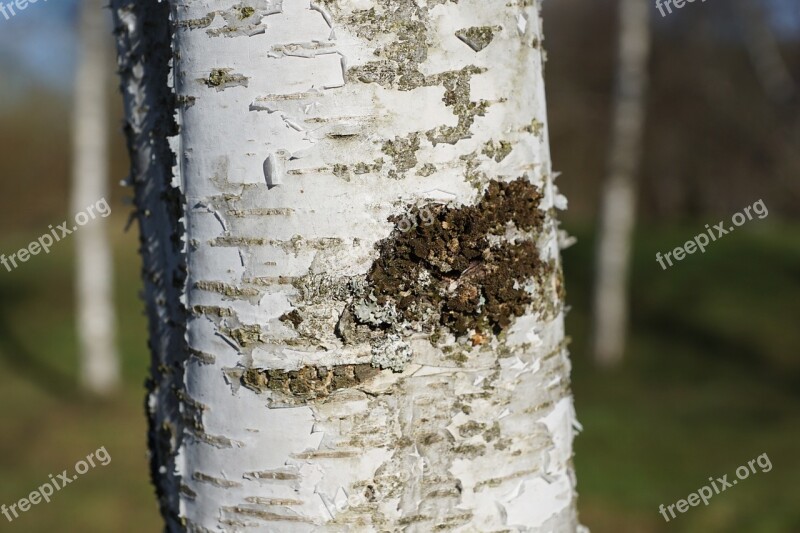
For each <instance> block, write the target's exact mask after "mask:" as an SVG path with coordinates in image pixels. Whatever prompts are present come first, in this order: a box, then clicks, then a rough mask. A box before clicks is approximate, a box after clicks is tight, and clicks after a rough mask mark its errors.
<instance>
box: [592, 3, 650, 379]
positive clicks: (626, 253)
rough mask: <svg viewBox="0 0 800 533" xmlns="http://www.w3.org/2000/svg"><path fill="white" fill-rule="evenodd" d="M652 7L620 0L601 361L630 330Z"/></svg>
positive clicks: (615, 352) (598, 294) (602, 258)
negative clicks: (630, 280) (630, 278)
mask: <svg viewBox="0 0 800 533" xmlns="http://www.w3.org/2000/svg"><path fill="white" fill-rule="evenodd" d="M650 44H651V37H650V8H649V7H648V5H647V2H644V1H643V0H620V3H619V44H618V50H617V54H618V58H617V88H616V96H615V100H614V118H613V129H612V132H611V147H610V152H609V170H608V176H607V178H606V182H605V184H604V187H603V197H602V203H601V205H600V221H599V225H598V228H599V229H598V239H597V242H598V248H597V268H596V278H595V287H594V312H593V317H592V318H593V322H594V324H593V329H594V333H593V350H594V358H595V360H596V361H597V362H598V363H599V364H601V365H608V366H613V365H616V364H618V363H619V361H621V360H622V357H623V353H624V351H625V340H626V337H627V330H628V272H629V269H630V261H631V247H632V241H633V227H634V223H635V222H636V191H637V186H636V174H637V172H638V171H639V164H640V161H641V157H642V144H643V134H644V123H645V113H646V96H647V83H648V74H647V63H648V59H649V57H650Z"/></svg>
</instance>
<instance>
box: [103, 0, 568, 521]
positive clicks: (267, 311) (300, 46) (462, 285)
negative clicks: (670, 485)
mask: <svg viewBox="0 0 800 533" xmlns="http://www.w3.org/2000/svg"><path fill="white" fill-rule="evenodd" d="M169 5H170V19H169V21H170V23H171V27H172V35H171V36H170V35H169V34H168V33H167V32H166V31H164V32H162V33H159V32H156V35H157V36H159V37H158V38H156V37H155V36H148V37H147V38H148V39H149V41H147V42H146V45H147V46H150V45H151V44H152V45H153V46H158V47H159V48H158V57H159V58H162V59H164V58H166V56H169V55H170V49H169V47H170V46H171V47H172V56H173V64H172V65H171V67H172V70H171V71H169V72H170V75H169V77H167V76H165V75H164V73H165V70H164V69H166V68H167V67H168V66H170V65H169V64H168V63H167V62H166V61H163V62H159V61H156V62H155V64H153V65H150V62H149V61H148V62H145V60H144V59H143V58H144V55H143V54H142V55H135V54H133V53H132V50H133V51H135V50H137V49H138V48H137V47H141V46H143V45H142V44H140V41H141V40H142V39H145V37H144V35H145V33H143V28H145V27H147V26H146V25H142V24H143V23H145V22H147V24H153V25H154V27H155V28H161V29H164V28H166V27H167V13H166V12H165V11H164V10H163V9H162V7H161V4H158V3H156V2H155V0H147V1H145V2H142V3H140V4H133V3H132V2H130V3H128V2H125V1H117V2H116V5H115V12H116V15H117V18H118V21H119V23H120V29H119V33H120V35H122V36H123V37H122V38H121V48H120V49H121V53H122V54H123V58H127V59H126V60H127V61H128V62H129V64H130V69H129V70H128V71H124V72H123V88H124V90H125V91H126V94H130V97H129V98H128V102H127V104H128V113H129V116H130V117H133V118H132V119H129V121H131V120H134V119H135V120H139V121H141V122H143V123H144V124H146V125H147V126H148V127H149V128H155V127H156V123H157V124H159V127H163V125H164V124H168V123H170V121H169V120H163V121H162V120H161V119H163V118H164V117H171V116H173V113H174V116H175V118H176V122H177V123H176V126H177V127H178V128H179V129H177V130H176V131H172V133H171V135H174V136H173V137H171V138H169V139H167V138H166V136H163V135H159V136H156V137H155V138H150V139H148V138H147V137H145V136H142V134H144V133H147V132H148V130H147V129H146V128H144V127H140V128H138V129H137V130H136V132H135V133H136V135H134V139H135V142H134V146H133V147H132V153H133V155H134V158H135V161H140V162H141V163H140V164H142V165H143V164H144V162H145V161H149V160H147V159H146V156H149V155H150V153H151V152H152V150H154V149H155V148H158V150H160V151H159V152H158V153H159V155H160V156H162V158H161V159H159V160H158V161H159V165H156V166H155V167H149V172H150V173H149V174H147V176H146V177H147V180H149V183H150V184H151V187H153V186H154V185H153V184H158V186H159V187H161V188H160V189H159V190H160V192H162V193H164V192H166V191H171V189H169V188H168V185H169V184H170V183H171V182H170V178H171V174H170V173H171V172H173V166H172V160H171V159H170V157H166V156H165V154H167V153H170V150H171V154H174V156H175V158H176V163H177V164H176V165H175V167H174V172H175V173H176V175H175V180H174V183H176V184H179V185H180V188H181V189H180V192H181V193H182V195H183V196H182V197H181V196H174V191H171V194H172V196H169V198H179V200H180V201H179V203H178V204H177V205H176V204H174V203H171V202H164V201H163V200H161V204H157V203H154V204H153V205H152V206H150V204H147V203H143V204H142V205H148V206H150V207H149V209H150V211H147V212H146V213H147V214H146V215H145V214H143V215H142V216H141V218H142V220H143V221H144V222H143V227H142V231H143V235H144V236H145V239H146V242H148V241H147V239H148V238H149V239H154V238H155V237H154V236H161V237H164V240H163V242H160V247H159V246H157V245H156V244H157V243H156V242H153V243H152V246H150V247H149V248H148V250H146V253H150V254H151V256H146V260H147V257H152V258H160V260H162V261H164V268H165V270H164V272H169V273H172V272H173V270H174V267H175V266H176V265H181V264H183V263H182V261H183V260H184V259H185V265H186V269H187V271H188V277H187V279H186V280H183V278H181V277H175V276H173V277H170V278H167V282H168V283H170V282H174V284H169V287H174V289H172V290H171V291H166V290H165V291H162V292H158V291H156V290H153V291H151V292H149V293H148V303H149V305H150V306H151V308H152V309H153V311H154V314H152V315H151V323H152V324H153V326H152V327H153V328H154V333H153V335H154V337H153V338H154V342H153V344H156V343H159V344H157V345H156V346H155V347H154V360H158V361H161V362H162V363H163V367H162V366H158V367H155V368H154V371H153V372H154V375H155V376H156V384H157V385H156V387H155V388H154V391H155V392H154V394H153V396H152V397H151V400H150V405H151V408H152V409H153V413H154V414H153V419H154V420H162V419H163V421H164V422H165V423H167V426H166V427H168V428H169V432H168V433H169V434H171V435H172V437H171V438H170V439H168V440H154V443H153V445H154V446H157V445H160V446H161V447H162V448H157V449H156V451H155V452H154V458H155V460H156V464H157V466H158V467H160V468H161V470H157V471H156V472H157V474H158V473H159V472H160V474H159V475H156V476H155V479H156V482H157V483H158V484H159V487H160V490H161V493H162V494H163V496H162V512H164V514H165V516H166V518H167V521H168V526H167V529H168V530H169V531H198V532H206V531H266V530H269V531H276V532H312V531H321V530H324V531H376V532H377V531H387V530H392V531H394V530H403V531H410V532H428V531H541V532H545V531H546V532H550V531H558V532H568V531H569V532H572V531H576V530H578V528H579V526H578V523H577V517H576V511H575V483H574V478H573V474H572V469H571V466H570V464H571V457H572V437H573V425H574V424H576V422H575V419H574V412H573V407H572V399H571V394H570V391H569V361H568V358H567V352H566V348H565V342H564V331H563V288H562V284H561V269H560V258H559V249H558V231H557V223H556V221H555V220H554V217H553V212H554V206H555V205H563V204H564V199H563V198H561V197H559V195H558V192H557V190H556V188H555V186H554V185H553V180H552V173H551V168H550V155H549V149H548V144H547V142H548V141H547V130H546V113H545V99H544V87H543V81H542V68H543V57H542V54H543V52H542V50H541V48H540V46H539V43H541V41H542V31H541V22H540V19H539V5H538V3H537V2H535V1H532V0H516V1H511V2H503V3H499V2H489V3H487V2H485V1H484V0H458V2H456V1H454V0H428V1H427V2H418V1H416V0H320V1H310V0H244V1H237V0H198V1H195V2H188V3H187V2H181V1H178V0H172V1H170V2H169ZM134 15H135V16H134ZM145 15H147V16H148V17H156V18H158V20H157V21H156V20H155V19H154V20H149V19H148V21H145V20H144V19H143V18H142V17H144V16H145ZM137 17H138V18H137ZM147 35H149V34H147ZM159 39H160V40H159ZM162 56H163V57H162ZM137 62H138V63H137ZM137 66H138V68H135V67H137ZM141 72H145V73H147V75H148V76H153V78H148V79H153V80H155V79H156V78H158V79H159V80H160V83H161V84H162V85H161V86H160V87H158V89H159V91H160V93H159V96H160V98H161V100H160V101H157V102H152V101H148V102H147V103H148V104H149V109H145V108H144V107H143V106H142V103H143V98H144V97H152V96H154V93H153V94H151V93H150V92H148V91H151V90H153V88H152V87H150V86H148V85H146V84H142V83H141V82H138V81H137V80H139V78H141ZM159 76H160V77H159ZM131 82H133V84H131ZM171 88H174V91H172V90H171ZM173 92H174V94H173ZM145 119H147V120H145ZM148 143H150V144H148ZM147 150H150V152H148V151H147ZM167 163H169V164H167ZM148 164H150V165H153V164H154V163H148ZM134 168H136V166H135V167H134ZM143 168H144V167H143ZM142 179H144V178H142ZM146 191H147V189H142V191H139V190H137V197H140V196H141V195H144V194H145V192H146ZM141 198H143V199H145V197H144V196H141ZM148 198H149V197H148ZM153 202H155V200H153ZM164 204H169V205H164ZM153 209H160V210H161V211H163V212H165V213H170V214H171V215H175V218H169V219H167V223H165V225H164V226H163V227H158V228H156V227H154V226H150V225H145V223H149V222H148V221H149V220H150V219H149V218H148V217H150V216H152V210H153ZM180 215H184V217H185V218H184V220H185V224H186V229H185V235H183V234H182V233H181V229H180V226H179V225H178V222H177V221H178V220H179V218H177V216H180ZM409 220H422V221H423V223H420V224H417V225H416V226H412V225H410V224H409V223H408V221H409ZM166 237H171V238H172V240H170V239H167V238H166ZM181 239H182V240H181ZM182 242H185V245H186V248H185V250H184V249H183V248H182V247H181V243H182ZM156 252H158V253H160V254H161V255H159V256H156V255H152V254H155V253H156ZM184 254H185V255H184ZM146 264H148V263H146ZM170 268H172V269H173V270H170ZM159 280H160V278H159ZM160 281H161V282H162V283H163V282H164V280H160ZM165 286H166V285H165ZM180 292H183V300H181V301H178V300H177V298H176V294H178V293H180ZM165 309H167V310H170V314H167V311H165ZM187 310H191V312H187ZM164 318H168V320H164ZM168 326H169V327H168ZM184 332H185V336H184V335H183V334H184ZM176 334H179V335H180V339H178V338H177V337H176V336H175V335H176ZM164 339H167V340H170V339H171V340H172V341H173V344H170V345H169V347H171V348H172V349H173V351H172V352H167V351H164V348H166V347H167V344H164V343H163V342H164ZM179 341H180V342H179ZM159 380H161V381H159ZM167 385H169V386H171V387H172V388H171V389H170V390H169V391H167V389H162V387H164V386H167ZM176 408H177V412H173V410H174V409H176ZM162 409H163V410H164V412H163V413H162V412H161V410H162ZM159 417H161V418H159ZM166 434H167V433H165V435H166ZM159 450H161V451H159ZM176 454H177V455H176ZM158 461H161V462H158Z"/></svg>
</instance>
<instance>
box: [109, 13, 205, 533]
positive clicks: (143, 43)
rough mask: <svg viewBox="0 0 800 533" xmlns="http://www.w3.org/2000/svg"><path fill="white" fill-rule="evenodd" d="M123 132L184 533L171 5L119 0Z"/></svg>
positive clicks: (164, 472)
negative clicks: (171, 69) (180, 469)
mask: <svg viewBox="0 0 800 533" xmlns="http://www.w3.org/2000/svg"><path fill="white" fill-rule="evenodd" d="M111 9H112V13H113V16H114V23H115V33H116V35H117V49H118V54H119V72H120V77H121V80H122V83H121V90H122V96H123V99H124V103H125V113H126V122H125V134H126V136H127V142H128V150H129V152H130V154H131V174H130V176H129V178H128V182H129V184H130V185H131V186H132V187H133V189H134V192H135V206H136V207H135V212H134V214H133V216H134V217H135V218H136V220H137V221H138V223H139V229H140V232H141V238H140V243H141V244H140V253H141V255H142V264H143V268H142V279H143V281H144V293H143V295H144V300H145V304H146V309H147V315H148V318H149V343H148V344H149V347H150V351H151V354H152V363H151V371H150V373H151V378H150V379H149V380H148V383H147V388H148V391H149V393H148V397H147V401H146V410H147V415H148V421H149V432H148V445H149V449H150V454H151V457H150V465H151V476H152V478H153V483H154V484H155V486H156V491H157V493H158V498H159V506H160V508H161V513H162V515H163V516H164V519H165V521H166V530H167V531H182V530H183V529H184V525H183V521H182V519H181V518H180V501H181V497H182V496H181V483H180V481H181V477H180V472H179V470H178V465H177V463H176V458H177V454H178V450H179V449H180V447H181V445H182V443H183V442H184V439H185V436H186V435H185V431H186V430H185V426H186V419H185V409H184V408H183V403H182V399H183V398H184V397H185V386H186V385H185V380H184V368H185V364H186V361H187V359H188V357H189V349H188V346H187V343H186V311H185V305H184V304H183V301H182V295H183V288H184V286H185V279H186V261H185V242H184V240H183V239H184V237H183V236H184V231H183V224H182V222H181V217H182V216H183V209H184V200H183V198H182V196H181V194H180V191H179V189H178V188H177V185H178V184H177V182H176V181H174V179H173V175H174V170H175V169H174V165H175V156H174V153H173V151H172V150H171V149H170V146H169V141H168V139H169V138H170V136H174V135H175V134H176V133H177V131H178V130H177V125H176V123H175V119H174V112H175V97H174V92H173V90H172V88H171V74H170V65H171V60H172V49H171V44H172V31H171V24H170V17H169V6H168V5H167V4H166V3H165V2H163V3H162V2H158V1H156V0H144V1H143V0H114V1H112V3H111Z"/></svg>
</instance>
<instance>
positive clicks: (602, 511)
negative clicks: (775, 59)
mask: <svg viewBox="0 0 800 533" xmlns="http://www.w3.org/2000/svg"><path fill="white" fill-rule="evenodd" d="M753 1H756V0H753ZM759 5H761V6H762V7H763V8H764V10H765V13H766V14H767V16H768V18H769V21H770V24H771V27H772V29H773V31H774V33H775V35H776V36H777V38H778V39H779V41H780V44H781V52H782V55H783V58H784V60H785V62H786V64H787V65H788V66H789V68H790V70H791V71H792V73H793V74H794V76H795V79H796V80H800V46H798V45H800V4H798V3H797V1H796V0H769V1H767V0H762V1H760V2H759ZM544 19H545V29H546V35H547V40H546V42H545V45H546V49H547V52H548V58H549V61H548V63H547V71H546V78H547V91H548V99H549V116H550V133H551V148H552V151H553V156H554V162H555V163H554V164H555V167H556V169H557V170H560V171H562V172H563V175H562V176H561V177H560V178H559V179H558V185H559V187H560V188H561V190H562V192H564V194H565V195H566V196H567V197H568V198H569V200H570V209H569V211H567V212H566V213H564V214H563V215H562V219H563V226H564V227H565V228H566V229H567V230H568V231H569V232H570V233H572V234H574V235H576V236H577V237H578V243H577V244H576V245H574V246H573V247H572V248H570V249H568V250H566V251H565V252H564V262H565V269H566V276H567V287H568V291H569V294H568V300H569V304H570V306H571V311H570V313H569V316H568V331H569V333H570V334H571V336H572V338H573V344H572V357H573V365H574V376H573V388H574V391H575V395H576V404H577V410H578V416H579V419H580V420H581V422H582V423H583V426H584V431H583V433H582V434H581V435H580V436H579V437H578V439H577V441H576V458H575V463H576V468H577V474H578V489H579V492H580V500H579V507H580V511H581V517H582V521H583V522H584V523H585V524H586V525H587V526H589V527H590V528H591V529H592V531H595V532H599V533H604V532H621V533H625V532H662V531H673V532H678V531H679V532H764V533H769V532H775V533H778V532H780V533H785V532H796V531H800V507H798V505H797V478H798V475H800V457H799V456H798V454H797V450H798V444H799V443H800V358H798V348H800V328H798V327H797V325H796V321H797V319H798V316H799V314H798V302H800V231H799V230H800V224H799V223H798V214H800V204H799V203H798V197H799V196H800V179H798V178H799V177H800V150H798V147H799V146H800V109H799V107H798V100H797V99H795V100H793V101H791V102H788V103H785V104H781V105H776V104H775V103H772V102H771V101H770V100H769V99H768V98H767V97H766V95H765V93H764V91H763V90H762V88H761V86H760V84H759V83H758V80H757V78H756V75H755V72H754V68H753V64H752V62H751V61H750V59H749V56H748V54H747V52H746V50H745V47H744V44H743V42H742V37H741V35H742V28H741V25H742V23H743V21H742V20H741V19H740V18H737V17H736V15H735V12H734V10H733V8H732V6H731V3H729V2H725V1H722V0H709V1H707V2H705V3H700V2H695V3H694V4H687V5H686V7H684V8H683V9H681V10H676V11H675V12H674V13H673V14H672V15H670V16H668V17H666V18H662V17H661V16H660V15H659V14H658V12H657V11H656V10H655V7H654V6H653V9H652V23H653V27H654V39H655V42H654V45H653V46H654V48H653V52H652V56H651V61H650V74H651V77H652V79H651V85H650V93H649V97H648V106H647V113H648V116H647V133H646V138H645V148H644V154H643V157H644V160H643V168H642V171H641V172H640V175H639V182H640V193H639V202H640V203H639V209H638V220H639V224H638V226H637V230H636V240H635V251H634V264H633V280H632V290H631V305H632V324H631V327H632V330H631V336H630V340H629V347H628V353H627V354H626V358H625V361H624V363H623V364H622V365H621V366H620V367H618V368H615V369H613V370H610V371H600V370H598V369H597V368H596V367H595V366H594V364H593V362H592V361H591V360H590V358H589V356H588V350H589V346H588V335H589V327H590V326H589V320H590V317H589V312H590V291H591V283H592V278H593V246H594V237H593V234H594V220H595V216H596V211H597V203H598V201H597V200H598V197H599V193H600V187H601V184H602V179H603V176H604V173H605V169H606V160H607V151H608V145H609V140H608V132H609V131H610V116H611V104H612V95H613V86H614V75H615V72H614V67H615V65H614V49H615V46H616V24H617V16H616V2H612V1H610V0H558V1H555V0H547V1H545V3H544ZM76 23H77V6H76V2H75V1H74V0H62V1H60V2H50V3H47V4H45V3H38V4H36V5H31V6H30V7H29V9H28V10H26V11H25V12H23V13H21V14H20V15H18V16H17V17H15V18H14V19H12V20H10V21H5V20H2V19H0V72H2V74H0V95H2V98H0V153H2V157H0V176H2V180H0V252H4V253H7V254H8V253H13V251H15V250H17V249H19V248H20V247H22V246H24V245H27V243H28V242H30V241H31V240H32V239H34V238H36V237H38V236H39V235H40V234H42V233H44V232H45V231H47V226H48V224H57V223H59V222H61V221H63V220H64V219H66V218H67V217H69V216H72V213H69V212H68V191H69V180H70V176H69V169H70V157H71V156H70V143H69V134H70V125H69V122H70V119H71V117H70V111H71V109H70V106H71V103H70V102H71V100H70V91H71V87H72V83H73V73H74V70H75V64H76V58H75V47H76V42H75V37H76V36H75V27H76ZM108 45H109V46H113V40H112V38H111V36H110V34H109V40H108ZM113 70H114V66H113V65H111V64H110V65H109V73H112V72H113ZM108 83H109V84H110V85H111V86H113V90H112V91H111V94H112V95H113V96H114V97H113V99H112V100H111V101H109V102H108V105H109V106H110V109H112V110H113V111H112V114H111V116H112V120H113V125H112V131H115V132H120V130H121V116H122V114H121V104H120V98H119V96H118V92H117V90H116V83H117V82H116V80H115V79H114V78H113V76H111V75H110V76H109V81H108ZM110 157H111V163H112V176H113V181H114V182H115V183H117V182H119V181H120V180H121V179H123V178H124V177H125V176H126V174H127V164H128V163H127V156H126V153H125V150H124V145H123V140H122V135H121V133H117V134H116V135H115V136H114V138H113V139H112V153H111V156H110ZM113 190H114V194H113V197H112V198H110V199H109V200H110V203H111V204H112V206H113V210H114V212H113V215H112V217H111V218H110V219H108V220H105V221H104V222H105V223H108V224H110V229H111V234H112V235H113V238H114V250H115V267H116V276H117V288H116V294H115V297H116V305H117V309H118V314H119V327H120V333H119V335H120V344H121V352H122V356H123V359H124V361H123V371H124V374H125V386H124V389H123V390H122V391H121V392H120V393H119V394H118V395H117V396H116V397H114V398H111V399H107V400H104V401H98V400H92V399H88V398H86V397H84V396H83V395H81V394H80V393H79V392H78V391H77V389H76V385H75V384H76V383H77V344H76V342H77V341H76V334H75V328H74V325H75V318H74V313H73V293H72V291H73V287H72V283H73V281H72V280H73V268H74V267H73V250H72V246H71V243H70V242H69V241H65V242H63V243H61V244H59V245H57V246H56V247H55V248H54V249H53V251H52V252H51V253H50V255H47V256H38V257H36V258H35V260H33V261H30V262H29V263H27V264H26V265H25V266H24V268H20V269H18V270H16V271H14V272H12V273H8V272H5V271H3V272H0V416H1V417H2V424H3V429H2V431H0V434H2V438H0V503H6V504H10V503H12V502H15V501H16V500H18V499H19V498H22V497H24V496H26V495H27V494H28V493H30V491H32V490H33V489H34V488H36V487H38V486H39V485H41V484H42V483H43V482H44V481H46V480H47V476H48V474H50V473H58V472H61V471H62V470H63V469H64V468H72V466H73V465H74V463H75V462H76V461H78V460H79V459H81V458H83V457H85V456H86V454H88V453H89V452H91V451H93V450H95V449H97V448H98V447H99V446H106V448H107V450H108V451H109V453H110V454H111V457H112V461H111V463H110V464H109V465H108V466H107V467H104V468H97V469H95V470H92V471H90V472H89V473H88V474H87V475H85V476H83V477H82V478H81V479H80V481H79V482H77V483H74V484H72V485H70V487H69V488H68V489H66V490H64V491H63V492H59V493H57V494H56V496H55V497H54V499H53V501H52V502H51V503H49V504H40V505H38V506H36V507H35V508H34V509H33V510H32V511H29V512H28V513H26V514H24V515H23V516H22V517H21V518H20V519H19V520H17V521H15V522H14V523H12V524H8V523H6V522H5V521H4V520H0V530H3V531H5V530H8V531H11V530H12V529H17V530H20V531H42V532H44V531H54V530H55V531H87V532H94V531H97V532H105V531H121V532H122V531H131V532H134V531H136V532H139V531H158V530H160V520H159V517H158V515H157V510H156V505H155V499H154V497H153V496H152V489H151V487H150V485H149V480H148V475H149V474H148V468H147V459H146V442H145V419H144V413H143V402H144V388H143V382H144V380H145V379H146V375H147V369H148V357H149V356H148V353H147V340H146V326H145V320H144V317H143V314H142V304H141V302H140V301H139V299H138V298H139V296H138V292H139V287H140V282H139V260H138V257H137V247H138V237H137V234H136V232H137V230H136V228H135V227H134V228H131V229H130V230H129V231H127V232H126V231H124V228H125V225H126V223H127V220H128V217H129V215H130V211H131V207H130V205H129V198H127V197H129V195H130V191H129V190H127V189H123V188H121V187H117V186H115V187H113ZM758 199H763V200H764V202H765V204H766V205H767V207H768V208H769V212H770V214H769V217H768V218H766V219H764V220H757V221H754V222H751V223H748V224H746V225H745V226H743V227H742V228H741V229H739V230H737V232H736V233H735V234H733V235H729V236H727V237H726V238H725V239H722V240H721V241H718V242H716V243H714V244H712V245H711V247H710V248H709V249H708V251H707V252H706V253H705V254H704V255H697V254H696V255H693V256H691V257H689V258H688V259H686V260H684V261H683V262H681V263H679V264H677V265H676V266H675V267H673V268H671V269H669V270H667V271H662V270H661V268H660V267H659V266H658V264H657V263H656V261H655V260H654V257H655V253H656V252H658V251H661V252H664V251H667V250H671V249H672V248H674V247H675V246H677V245H679V244H681V243H683V242H684V241H686V240H687V239H690V238H691V237H693V236H694V235H695V234H697V233H699V232H700V231H702V229H703V227H704V225H705V224H713V223H716V222H717V221H719V220H723V219H728V218H729V217H730V216H731V215H732V214H733V213H735V212H737V211H739V210H740V209H742V208H743V207H745V206H747V205H750V204H752V203H753V202H755V201H756V200H758ZM764 452H766V453H768V455H769V457H770V458H771V460H772V463H773V470H772V471H771V472H769V473H763V474H761V473H759V474H758V475H754V476H752V477H751V478H750V479H748V480H747V481H746V482H744V483H741V484H739V485H737V486H736V487H734V488H733V489H729V490H728V491H726V492H725V493H723V494H720V495H719V496H716V497H715V498H713V499H712V501H711V503H710V505H709V506H708V507H698V508H692V509H691V510H690V511H689V512H687V513H686V514H684V515H680V516H679V517H678V518H677V519H675V520H673V521H672V522H670V523H669V524H667V523H665V522H664V521H663V519H662V518H661V516H660V515H659V514H658V506H659V505H660V504H662V503H663V504H665V505H666V504H670V503H673V502H675V501H676V500H678V499H680V498H684V497H686V495H688V494H689V493H690V492H693V491H695V490H697V489H698V488H699V487H700V486H702V485H703V484H705V483H706V480H707V478H708V477H709V476H722V475H723V474H732V473H733V472H734V470H735V469H736V467H737V466H739V465H740V464H743V463H745V462H746V461H748V460H750V459H752V458H755V457H756V456H757V455H759V454H761V453H764Z"/></svg>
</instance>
